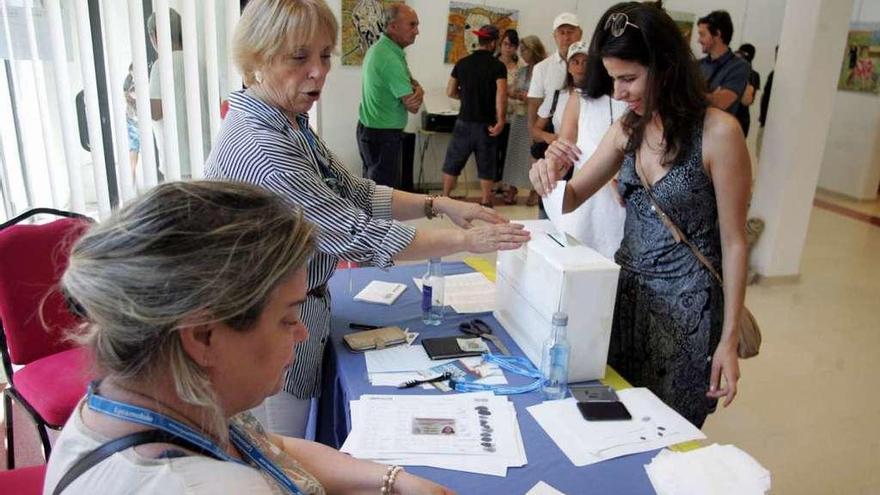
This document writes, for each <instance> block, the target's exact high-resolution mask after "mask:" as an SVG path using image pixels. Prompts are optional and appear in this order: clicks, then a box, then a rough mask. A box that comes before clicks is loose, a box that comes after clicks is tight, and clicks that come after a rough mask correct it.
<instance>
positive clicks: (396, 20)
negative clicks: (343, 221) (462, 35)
mask: <svg viewBox="0 0 880 495" xmlns="http://www.w3.org/2000/svg"><path fill="white" fill-rule="evenodd" d="M418 34H419V17H418V15H416V12H415V10H413V9H412V7H409V6H407V5H404V4H393V5H391V6H389V7H388V8H386V9H385V32H384V33H383V34H382V36H380V37H379V41H377V42H376V43H374V44H373V46H371V47H370V49H369V50H367V54H366V56H365V57H364V65H363V82H362V85H361V104H360V108H359V109H358V126H357V142H358V151H360V155H361V160H362V161H363V164H364V177H366V178H368V179H372V180H374V181H375V182H376V183H377V184H382V185H385V186H390V187H394V188H399V187H400V181H401V159H402V148H401V144H402V140H403V128H404V127H406V121H407V118H406V112H410V113H416V112H418V111H419V107H421V106H422V97H423V96H424V94H425V92H424V90H423V89H422V87H421V85H419V83H418V82H417V81H416V80H415V79H413V78H412V75H410V73H409V67H407V64H406V56H405V55H404V53H403V49H404V48H406V47H407V46H409V45H411V44H413V42H415V40H416V36H417V35H418Z"/></svg>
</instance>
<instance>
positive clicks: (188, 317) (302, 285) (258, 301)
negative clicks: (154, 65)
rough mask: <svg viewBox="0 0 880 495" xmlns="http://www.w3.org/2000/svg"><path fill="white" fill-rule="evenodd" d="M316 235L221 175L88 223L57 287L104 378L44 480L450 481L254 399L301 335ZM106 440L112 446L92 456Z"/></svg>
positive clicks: (54, 483) (222, 488)
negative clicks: (293, 423) (317, 439)
mask: <svg viewBox="0 0 880 495" xmlns="http://www.w3.org/2000/svg"><path fill="white" fill-rule="evenodd" d="M314 235H315V233H314V227H313V226H312V225H311V224H310V223H308V222H307V221H305V220H304V219H303V217H302V215H301V213H299V212H298V211H295V210H292V209H291V208H290V206H289V205H287V204H285V203H284V202H283V200H282V199H281V198H279V197H277V196H275V195H273V194H272V193H269V192H266V191H265V190H262V189H259V188H256V187H253V186H248V185H245V184H235V183H226V182H189V183H169V184H164V185H161V186H159V187H157V188H155V189H153V190H151V191H150V192H148V193H147V194H146V195H145V196H144V197H142V198H141V199H139V200H137V201H136V202H134V203H132V204H130V205H128V206H126V207H125V208H124V209H122V210H121V211H119V212H117V213H116V214H115V215H114V216H113V217H112V218H110V219H109V220H107V221H105V222H102V223H101V224H99V225H96V226H94V227H92V229H91V230H90V231H89V232H88V233H87V234H86V235H85V236H84V237H83V238H82V239H81V240H79V241H78V242H77V243H76V245H75V246H74V248H73V251H72V253H71V256H70V265H69V267H68V269H67V271H66V272H65V274H64V276H63V278H62V281H61V286H62V290H63V291H65V293H66V294H67V295H68V296H69V297H70V299H71V301H72V303H73V304H74V305H75V306H76V307H77V308H78V309H79V311H80V312H81V313H82V314H84V315H85V318H86V323H85V324H84V325H83V327H82V328H81V329H79V330H80V332H78V333H77V334H76V335H77V338H78V339H80V340H81V341H82V342H84V343H85V344H86V345H88V346H89V347H90V349H91V350H92V352H93V354H94V359H95V364H96V367H97V373H98V376H100V377H101V378H100V379H99V380H97V381H95V382H94V383H93V384H92V385H91V387H90V389H89V393H88V395H87V396H86V397H85V398H84V399H83V401H82V403H81V404H80V405H79V406H78V407H77V409H76V411H75V413H74V414H73V416H72V417H71V419H70V420H69V421H68V423H67V424H66V425H65V426H64V429H63V430H62V432H61V436H60V437H59V439H58V442H57V443H56V445H55V448H54V450H53V452H52V457H51V458H50V459H49V466H48V471H47V475H46V482H45V487H44V493H46V494H50V493H64V494H65V495H72V494H86V493H88V494H100V493H107V494H111V493H112V494H119V493H132V494H141V493H143V494H146V493H151V494H152V493H161V494H182V493H186V494H203V493H204V494H217V493H224V494H227V493H230V494H234V493H248V494H282V493H290V494H323V493H365V494H377V493H383V494H384V493H400V494H415V493H432V494H445V493H451V492H450V491H448V490H446V489H444V488H443V487H441V486H439V485H437V484H435V483H432V482H430V481H428V480H425V479H422V478H418V477H416V476H413V475H410V474H408V473H406V472H405V471H403V470H402V469H401V468H399V467H397V466H383V465H381V464H376V463H372V462H367V461H361V460H357V459H353V458H351V457H349V456H348V455H346V454H342V453H340V452H338V451H336V450H334V449H331V448H328V447H325V446H323V445H319V444H316V443H314V442H309V441H306V440H301V439H294V438H286V437H281V436H277V435H272V434H268V433H266V432H265V431H264V430H263V429H262V427H261V426H260V424H259V423H258V422H257V421H256V420H255V419H254V418H253V416H252V415H251V414H250V413H248V412H247V411H248V409H250V408H252V407H254V406H256V405H257V404H259V403H261V402H262V401H263V400H264V399H265V398H266V397H267V396H270V395H272V394H274V393H276V392H278V390H279V389H280V388H281V377H282V376H283V370H284V369H285V368H287V367H289V366H291V364H293V363H294V362H295V360H296V356H295V355H294V353H293V352H292V349H293V348H294V346H295V345H296V344H297V343H298V342H302V341H303V340H305V339H306V338H307V336H308V329H307V328H306V326H305V325H304V324H303V322H302V320H301V317H300V309H301V305H302V304H303V301H304V300H305V297H306V267H307V266H308V261H309V259H310V257H311V256H312V255H313V253H314V243H315V241H314ZM111 441H115V443H116V445H114V444H108V442H111ZM108 445H109V447H108ZM102 446H104V447H103V448H104V449H106V450H108V451H109V452H110V453H111V454H112V455H109V456H106V457H104V458H98V459H96V460H95V462H88V459H89V458H90V456H94V455H95V454H94V453H95V452H96V449H99V447H102Z"/></svg>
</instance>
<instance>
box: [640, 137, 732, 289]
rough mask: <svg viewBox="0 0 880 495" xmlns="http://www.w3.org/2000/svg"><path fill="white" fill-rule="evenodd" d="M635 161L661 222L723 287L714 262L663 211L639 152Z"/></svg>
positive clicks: (677, 241) (643, 185) (676, 240)
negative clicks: (646, 177) (713, 264)
mask: <svg viewBox="0 0 880 495" xmlns="http://www.w3.org/2000/svg"><path fill="white" fill-rule="evenodd" d="M634 161H635V164H636V175H638V176H639V179H640V180H641V181H642V187H643V188H644V189H645V192H646V193H647V194H648V199H650V200H651V205H652V206H653V207H654V211H655V212H656V213H657V216H658V217H660V222H662V223H663V225H664V226H665V227H666V229H667V230H669V233H670V234H672V238H673V239H675V242H676V244H677V243H679V242H683V243H685V245H686V246H687V247H689V248H690V249H691V252H692V253H694V256H696V257H697V259H698V260H700V263H702V264H703V266H705V267H706V269H707V270H709V273H711V274H712V276H713V277H715V280H717V281H718V284H719V285H721V286H722V287H723V286H724V281H723V280H722V278H721V274H719V273H718V270H716V269H715V267H714V266H712V263H710V262H709V260H708V259H707V258H706V257H705V256H704V255H703V253H701V252H700V250H699V249H697V246H695V245H694V244H693V243H692V242H691V241H690V240H689V239H688V238H687V236H686V235H684V232H683V231H682V230H681V229H680V228H678V225H676V224H675V222H673V221H672V219H671V218H669V215H667V214H666V212H664V211H663V208H660V204H659V203H658V202H657V198H655V197H654V193H653V192H651V186H649V185H648V181H647V179H645V172H644V170H642V167H641V160H639V154H638V153H635V160H634Z"/></svg>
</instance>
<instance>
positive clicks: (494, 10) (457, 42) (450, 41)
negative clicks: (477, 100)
mask: <svg viewBox="0 0 880 495" xmlns="http://www.w3.org/2000/svg"><path fill="white" fill-rule="evenodd" d="M518 18H519V11H518V10H513V9H502V8H499V7H492V6H490V5H478V4H473V3H464V2H449V24H448V25H447V28H446V53H445V55H444V57H443V61H444V62H445V63H447V64H454V63H456V62H458V60H459V59H461V58H462V57H465V56H467V55H468V54H470V53H471V52H473V51H474V50H476V49H477V36H476V35H475V34H474V33H473V32H472V31H473V30H475V29H479V28H480V27H481V26H484V25H486V24H492V25H494V26H495V27H497V28H498V31H499V32H500V33H501V34H503V33H504V31H505V30H507V29H516V25H517V19H518Z"/></svg>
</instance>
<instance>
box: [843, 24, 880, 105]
mask: <svg viewBox="0 0 880 495" xmlns="http://www.w3.org/2000/svg"><path fill="white" fill-rule="evenodd" d="M837 89H842V90H845V91H859V92H863V93H874V94H880V24H876V23H871V24H868V23H854V24H851V25H850V29H849V35H848V36H847V38H846V50H844V52H843V65H842V66H841V68H840V79H838V81H837Z"/></svg>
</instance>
